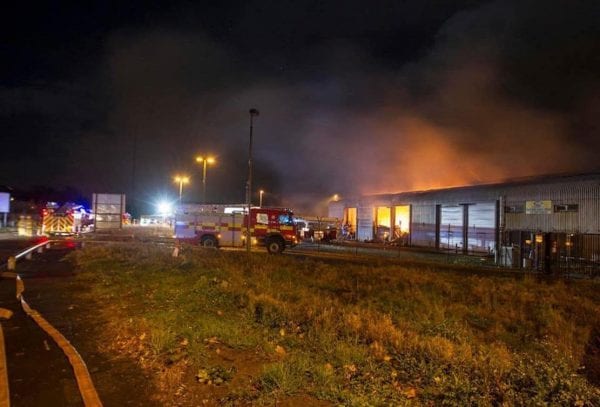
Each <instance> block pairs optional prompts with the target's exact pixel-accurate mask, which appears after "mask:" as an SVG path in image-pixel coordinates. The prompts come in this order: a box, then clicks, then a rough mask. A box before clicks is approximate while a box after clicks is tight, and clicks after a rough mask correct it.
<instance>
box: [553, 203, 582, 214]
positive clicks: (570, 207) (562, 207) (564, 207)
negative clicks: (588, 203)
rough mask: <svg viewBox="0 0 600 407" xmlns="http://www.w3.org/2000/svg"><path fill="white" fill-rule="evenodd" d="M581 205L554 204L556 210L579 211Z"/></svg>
mask: <svg viewBox="0 0 600 407" xmlns="http://www.w3.org/2000/svg"><path fill="white" fill-rule="evenodd" d="M578 211H579V205H578V204H564V205H554V212H555V213H557V212H578Z"/></svg>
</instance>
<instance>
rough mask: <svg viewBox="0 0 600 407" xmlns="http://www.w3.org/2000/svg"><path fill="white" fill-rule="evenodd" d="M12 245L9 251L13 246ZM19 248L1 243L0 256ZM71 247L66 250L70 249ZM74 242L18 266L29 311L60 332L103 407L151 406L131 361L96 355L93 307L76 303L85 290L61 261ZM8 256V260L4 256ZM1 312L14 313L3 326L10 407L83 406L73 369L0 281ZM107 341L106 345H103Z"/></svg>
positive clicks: (9, 282)
mask: <svg viewBox="0 0 600 407" xmlns="http://www.w3.org/2000/svg"><path fill="white" fill-rule="evenodd" d="M11 245H12V246H11ZM23 246H27V244H23V243H22V242H13V243H10V244H9V243H6V244H5V242H0V253H4V256H5V257H8V255H9V254H10V255H14V254H16V252H14V251H13V252H10V250H12V249H13V248H17V249H21V248H23ZM69 246H70V247H69ZM74 249H75V248H74V245H73V244H72V242H70V243H65V244H58V245H55V246H53V247H52V249H50V250H48V251H45V252H44V253H43V254H35V255H34V257H33V259H32V260H29V261H28V260H22V261H19V262H18V263H17V272H18V273H19V275H20V276H21V278H22V279H23V282H24V284H25V292H24V298H25V299H26V301H27V302H28V304H29V305H30V306H31V308H33V309H35V310H37V311H39V312H40V314H41V315H42V316H43V317H44V318H45V319H46V320H47V321H49V322H50V323H51V324H52V325H53V326H54V327H55V328H56V329H58V330H59V331H60V332H61V333H62V334H63V335H64V336H65V337H66V338H67V339H68V340H69V341H70V342H71V343H72V344H73V345H74V346H75V348H76V349H77V351H78V352H79V353H80V354H81V356H82V357H83V359H84V361H85V363H86V364H87V366H88V369H89V371H90V373H91V376H92V380H93V381H94V384H95V386H96V389H97V391H98V394H99V396H100V399H101V400H102V402H103V404H104V406H125V405H134V406H152V405H156V403H153V402H152V401H151V395H152V393H153V389H152V388H151V387H150V385H149V383H150V380H148V379H147V378H146V377H145V376H144V374H143V373H142V372H141V371H140V370H139V368H138V367H137V365H135V364H134V363H133V362H131V361H130V360H124V359H117V358H111V359H107V357H106V355H104V354H102V353H101V352H100V350H99V348H100V343H99V341H101V340H102V339H100V338H102V335H101V332H102V327H103V324H104V323H106V321H102V320H99V319H98V312H97V308H96V306H97V305H96V304H94V303H92V302H84V303H82V302H78V300H77V298H76V295H75V294H76V292H77V291H78V290H84V289H85V287H83V286H82V285H81V283H79V282H78V281H77V280H76V279H74V278H73V276H74V272H75V270H74V269H73V266H72V264H71V263H70V262H68V261H64V257H65V255H67V254H68V253H70V252H71V251H73V250H74ZM6 253H9V254H6ZM0 307H4V308H8V309H10V310H12V311H13V312H14V314H13V316H12V318H11V319H9V320H7V321H2V326H3V329H4V335H5V346H6V354H7V365H8V376H9V387H10V396H11V405H12V406H28V407H29V406H32V407H35V406H40V407H42V406H43V407H46V406H67V407H70V406H82V405H83V401H82V399H81V396H80V394H79V390H78V387H77V383H76V381H75V377H74V374H73V370H72V367H71V365H70V364H69V362H68V360H67V358H66V356H65V355H64V353H63V352H62V350H61V349H60V348H59V347H58V346H57V345H56V343H55V342H54V341H53V340H52V338H50V337H49V336H48V335H47V334H46V333H45V332H44V331H43V330H42V329H41V328H39V327H38V325H37V324H36V323H35V322H34V321H33V320H32V319H31V318H30V317H28V316H27V315H26V314H25V312H24V311H23V310H22V308H21V306H20V304H19V303H18V302H17V300H16V297H15V280H14V279H12V278H11V279H8V278H3V279H0ZM104 340H105V339H104Z"/></svg>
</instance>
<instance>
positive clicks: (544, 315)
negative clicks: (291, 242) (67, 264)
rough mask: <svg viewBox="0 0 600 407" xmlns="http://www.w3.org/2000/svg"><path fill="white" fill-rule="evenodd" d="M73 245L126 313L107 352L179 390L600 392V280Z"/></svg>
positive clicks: (230, 394) (365, 396)
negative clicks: (126, 358) (125, 357)
mask: <svg viewBox="0 0 600 407" xmlns="http://www.w3.org/2000/svg"><path fill="white" fill-rule="evenodd" d="M71 258H72V260H73V261H74V262H75V263H76V264H77V266H78V269H79V271H80V272H79V273H78V275H77V278H78V279H81V280H82V281H84V282H86V283H88V286H89V287H90V291H89V292H87V293H83V294H82V295H85V299H87V300H93V301H97V302H99V303H103V304H105V307H104V309H105V312H106V313H107V318H108V317H109V316H110V318H112V321H113V322H112V325H111V326H112V328H111V329H112V330H113V331H114V338H115V340H114V341H113V343H111V344H110V346H107V349H106V351H107V352H114V351H118V352H122V353H129V354H130V355H131V357H135V358H137V359H138V360H139V362H140V363H141V364H142V365H143V366H144V367H145V368H147V369H151V370H153V371H154V372H156V376H155V377H156V378H157V383H158V384H159V385H160V386H161V388H162V389H163V391H164V395H163V399H164V400H165V403H167V404H168V403H172V404H176V403H177V404H183V405H186V403H187V404H188V405H194V403H197V402H198V401H199V400H202V401H203V402H208V403H213V404H227V403H229V404H236V403H242V404H243V403H256V404H270V403H273V402H275V401H276V400H279V401H282V400H283V401H285V400H293V399H294V397H303V403H304V404H311V403H312V404H320V403H321V402H331V403H333V404H343V405H390V404H394V405H402V404H417V405H418V404H436V405H437V404H441V405H465V404H477V405H480V404H481V405H498V404H507V405H513V404H519V405H521V404H561V405H562V404H569V405H582V406H584V405H590V406H591V405H599V404H600V390H599V387H598V384H599V383H600V381H599V378H598V377H597V370H595V369H597V366H598V362H599V356H598V355H599V353H600V349H598V342H599V341H600V340H599V339H598V338H597V335H598V332H599V330H600V329H599V327H600V293H599V290H598V284H597V283H595V282H591V281H578V282H565V281H549V280H538V279H536V278H530V277H523V276H511V277H507V276H494V275H491V274H490V275H489V276H481V275H479V276H470V275H467V274H465V273H456V272H451V271H445V270H444V269H443V268H435V267H431V268H422V267H421V268H419V267H401V266H391V265H385V264H384V265H375V266H365V265H352V264H348V263H343V264H339V265H335V264H333V265H332V264H325V263H323V262H320V261H318V260H306V259H299V258H294V257H289V256H267V255H261V254H253V255H252V256H251V257H250V258H248V257H247V255H246V254H245V253H234V252H221V251H216V250H202V249H195V248H186V250H185V251H184V252H183V254H182V255H180V256H179V257H177V258H173V257H172V256H171V253H170V251H168V250H167V249H165V248H161V247H159V246H154V245H137V246H135V247H131V245H128V246H123V245H114V246H110V245H109V246H105V247H87V248H85V249H84V250H81V251H78V252H75V253H74V254H73V255H72V257H71ZM215 372H216V373H215ZM219 372H221V373H219Z"/></svg>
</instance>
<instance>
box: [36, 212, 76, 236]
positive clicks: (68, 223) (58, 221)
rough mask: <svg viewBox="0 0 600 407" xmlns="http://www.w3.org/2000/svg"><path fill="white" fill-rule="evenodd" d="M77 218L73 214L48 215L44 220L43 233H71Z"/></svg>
mask: <svg viewBox="0 0 600 407" xmlns="http://www.w3.org/2000/svg"><path fill="white" fill-rule="evenodd" d="M74 224H75V219H74V217H73V215H72V214H69V215H66V216H56V215H47V216H44V219H43V221H42V233H54V232H60V233H71V232H73V226H74Z"/></svg>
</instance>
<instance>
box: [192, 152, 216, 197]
mask: <svg viewBox="0 0 600 407" xmlns="http://www.w3.org/2000/svg"><path fill="white" fill-rule="evenodd" d="M196 162H198V163H202V202H203V203H206V165H207V164H214V163H215V162H216V160H215V159H214V157H196Z"/></svg>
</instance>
